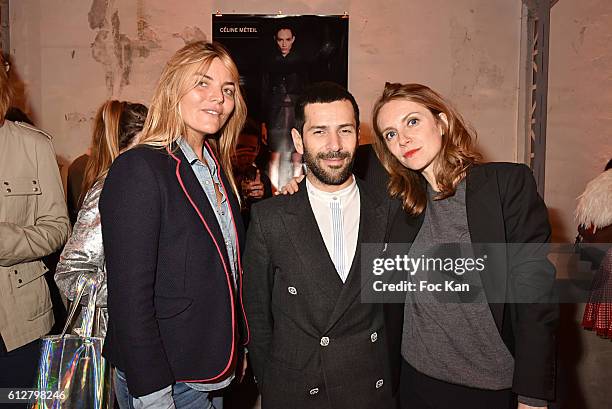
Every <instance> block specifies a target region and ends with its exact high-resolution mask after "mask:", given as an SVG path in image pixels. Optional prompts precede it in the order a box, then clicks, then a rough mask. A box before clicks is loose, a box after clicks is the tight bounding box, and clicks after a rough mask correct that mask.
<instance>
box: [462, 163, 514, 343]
mask: <svg viewBox="0 0 612 409" xmlns="http://www.w3.org/2000/svg"><path fill="white" fill-rule="evenodd" d="M465 200H466V210H467V220H468V228H469V231H470V237H471V241H472V243H473V244H479V243H482V244H488V243H505V242H506V238H505V233H504V232H505V228H504V222H503V220H504V217H503V213H502V209H501V201H500V197H499V187H498V185H497V178H496V177H495V174H490V173H489V172H488V169H487V168H485V167H482V166H475V167H474V168H472V169H471V170H470V171H469V173H468V176H467V180H466V198H465ZM483 250H486V252H487V253H492V252H495V253H496V254H495V255H494V254H487V256H488V257H489V259H490V260H493V259H497V260H499V259H501V260H502V261H504V262H505V260H506V253H505V252H504V251H503V250H502V248H501V247H499V246H494V247H493V246H486V248H483ZM500 250H501V253H499V251H500ZM497 253H499V254H497ZM495 264H496V268H501V266H502V264H500V263H499V262H498V263H495ZM505 277H506V272H505V271H489V272H487V270H486V269H485V270H484V271H483V272H482V273H481V274H480V279H481V281H482V285H483V287H484V289H485V293H487V294H496V296H495V298H498V297H499V295H503V294H506V280H505ZM489 307H490V308H491V314H492V315H493V319H494V321H495V324H496V325H497V328H498V330H499V331H500V333H501V328H502V324H503V314H504V304H502V303H489Z"/></svg>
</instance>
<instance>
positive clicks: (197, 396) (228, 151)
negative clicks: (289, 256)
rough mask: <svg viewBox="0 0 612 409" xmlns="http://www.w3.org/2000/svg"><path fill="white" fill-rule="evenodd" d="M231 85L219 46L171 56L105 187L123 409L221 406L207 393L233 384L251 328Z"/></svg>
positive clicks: (234, 87)
mask: <svg viewBox="0 0 612 409" xmlns="http://www.w3.org/2000/svg"><path fill="white" fill-rule="evenodd" d="M238 80H239V75H238V71H237V68H236V65H235V64H234V62H233V61H232V59H231V57H230V55H229V53H228V52H227V50H226V49H225V48H223V47H222V46H221V45H219V44H210V43H205V42H196V43H192V44H189V45H187V46H185V47H183V48H182V49H180V50H179V51H177V52H176V53H175V54H174V55H173V56H172V57H171V59H170V60H169V61H168V63H167V65H166V66H165V68H164V70H163V72H162V74H161V78H160V80H159V83H158V85H157V88H156V91H155V94H154V96H153V100H152V102H151V106H150V109H149V114H148V116H147V119H146V122H145V125H144V128H143V131H142V134H141V136H140V139H139V145H138V146H136V147H134V148H132V149H130V150H129V151H127V152H125V153H124V154H122V155H120V156H119V157H118V158H117V160H116V161H115V162H114V163H113V166H112V167H111V169H110V171H109V174H108V177H107V179H106V183H105V186H104V190H103V192H102V195H101V198H100V214H101V220H102V233H103V239H104V250H105V254H106V263H107V264H106V269H107V272H108V312H109V324H108V333H107V338H106V341H105V348H104V355H105V356H106V357H107V359H108V360H109V361H110V362H111V363H112V364H113V366H115V367H116V368H117V371H116V376H115V383H116V386H117V397H118V401H119V402H120V405H121V407H122V408H124V407H132V405H131V404H130V402H129V401H130V400H131V401H132V403H133V404H134V405H135V406H137V407H149V406H152V405H156V406H155V407H162V405H165V406H163V407H177V408H180V407H186V405H187V404H190V405H191V404H197V405H199V406H198V407H209V406H210V405H216V404H217V403H218V400H219V399H218V398H213V395H215V393H210V392H213V391H217V390H220V389H222V388H224V387H225V386H227V385H228V384H229V383H230V382H231V380H232V379H233V378H234V376H239V374H237V372H238V371H239V370H237V368H236V367H237V362H242V358H239V356H240V355H241V353H240V351H241V345H242V344H246V342H248V325H247V324H246V319H245V318H244V311H243V307H242V301H241V295H242V267H241V264H240V251H241V246H242V243H243V241H244V227H243V224H242V221H241V219H240V205H239V203H238V199H237V195H236V184H235V181H234V178H233V176H232V174H231V172H230V169H231V161H230V160H231V156H232V154H233V151H234V148H235V145H236V140H237V138H238V135H239V132H240V130H241V128H242V126H243V124H244V121H245V118H246V106H245V102H244V100H243V97H242V95H241V94H240V89H239V86H238ZM126 381H127V383H126ZM217 395H218V393H217ZM213 407H214V406H213Z"/></svg>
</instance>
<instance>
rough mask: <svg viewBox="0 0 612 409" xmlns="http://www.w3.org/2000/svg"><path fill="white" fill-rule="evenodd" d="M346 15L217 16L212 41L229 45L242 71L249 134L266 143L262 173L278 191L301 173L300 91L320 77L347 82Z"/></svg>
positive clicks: (261, 156) (262, 150)
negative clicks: (296, 131)
mask: <svg viewBox="0 0 612 409" xmlns="http://www.w3.org/2000/svg"><path fill="white" fill-rule="evenodd" d="M347 17H348V16H346V15H332V16H318V15H317V16H315V15H302V16H279V15H244V14H213V15H212V23H213V24H212V27H213V41H217V42H220V43H222V44H223V45H224V46H226V48H227V49H228V50H229V51H230V53H231V55H232V57H233V58H234V61H235V62H236V64H237V65H238V70H239V71H240V86H241V89H242V91H243V94H244V95H245V99H246V101H247V107H248V112H249V118H248V122H247V125H246V126H245V131H244V132H245V133H247V134H250V135H251V136H253V134H256V135H257V136H258V137H259V138H260V139H261V141H262V142H263V143H262V145H261V148H260V153H259V156H258V159H257V161H256V164H255V165H256V166H257V167H258V168H259V169H260V170H261V171H259V170H258V171H257V175H259V174H260V173H261V174H265V175H267V177H268V178H269V180H270V183H271V185H272V189H273V190H275V189H279V188H280V187H282V186H284V185H285V184H286V183H287V182H288V181H289V179H290V178H291V177H292V176H295V175H299V174H301V171H302V166H301V159H302V158H301V155H299V154H298V153H297V152H295V149H294V147H293V141H292V139H291V128H292V127H293V122H294V113H293V110H294V106H295V102H296V99H297V97H298V95H299V94H300V93H301V92H302V90H303V89H304V87H305V86H307V85H308V84H310V83H313V82H317V81H333V82H336V83H338V84H340V85H342V86H344V87H346V86H347V80H348V21H349V20H348V18H347ZM239 146H240V143H239Z"/></svg>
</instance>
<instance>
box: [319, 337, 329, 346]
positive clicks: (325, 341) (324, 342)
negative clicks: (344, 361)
mask: <svg viewBox="0 0 612 409" xmlns="http://www.w3.org/2000/svg"><path fill="white" fill-rule="evenodd" d="M320 344H321V346H322V347H326V346H328V345H329V338H328V337H323V338H321V342H320Z"/></svg>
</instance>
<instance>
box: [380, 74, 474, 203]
mask: <svg viewBox="0 0 612 409" xmlns="http://www.w3.org/2000/svg"><path fill="white" fill-rule="evenodd" d="M395 100H408V101H412V102H415V103H417V104H420V105H422V106H424V107H425V108H427V109H428V110H429V111H430V112H431V113H432V114H433V117H434V118H435V119H436V121H438V123H439V125H440V126H441V127H442V129H443V135H442V148H441V149H440V152H439V153H438V156H437V158H436V159H435V162H434V176H435V178H436V182H437V184H438V188H439V190H440V191H439V193H438V194H437V195H436V198H435V199H436V200H440V199H444V198H447V197H449V196H452V195H454V194H455V191H456V190H457V185H458V184H459V182H461V180H462V179H463V178H464V177H465V175H466V173H467V171H468V169H469V168H470V167H472V166H473V165H475V164H477V163H479V162H480V161H481V160H482V156H481V155H480V154H479V153H478V152H477V151H476V150H475V148H474V143H475V141H476V131H475V130H474V129H472V128H471V127H470V126H469V125H468V124H467V123H466V122H465V120H464V119H463V117H462V116H461V114H459V112H458V111H457V110H456V109H455V108H454V107H453V106H452V105H451V104H450V103H449V102H448V101H446V100H445V99H444V97H442V96H441V95H440V94H438V93H437V92H436V91H434V90H432V89H431V88H429V87H427V86H425V85H421V84H397V83H396V84H392V83H389V82H388V83H386V84H385V89H384V90H383V93H382V95H381V96H380V97H379V98H378V100H377V101H376V103H375V104H374V108H373V110H372V117H373V119H372V124H373V127H374V133H375V136H376V137H375V138H374V150H375V151H376V155H377V156H378V158H379V159H380V161H381V163H382V165H383V166H384V168H385V169H386V170H387V172H389V175H390V179H389V184H388V186H387V188H388V191H389V194H390V195H391V196H393V197H399V198H400V199H401V200H402V203H403V207H404V209H405V210H406V211H407V212H409V213H411V214H413V215H419V214H421V213H422V212H423V211H424V210H425V207H426V204H427V192H426V189H425V186H426V185H425V182H424V181H423V177H422V176H421V174H420V172H418V171H414V170H411V169H408V168H406V167H405V166H404V165H402V164H401V163H400V162H399V161H398V160H397V159H396V158H395V156H393V154H392V153H391V151H390V150H389V147H388V146H387V143H386V141H385V139H384V137H383V134H382V132H381V129H380V127H379V126H378V115H379V114H380V110H381V109H382V108H383V107H384V106H385V105H386V104H387V103H389V102H391V101H395ZM440 113H444V114H445V115H446V118H447V120H448V125H447V124H446V123H445V122H444V121H442V120H441V119H440V117H439V114H440Z"/></svg>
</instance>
